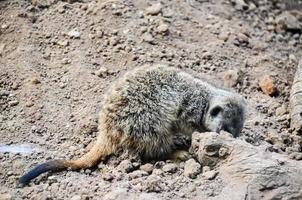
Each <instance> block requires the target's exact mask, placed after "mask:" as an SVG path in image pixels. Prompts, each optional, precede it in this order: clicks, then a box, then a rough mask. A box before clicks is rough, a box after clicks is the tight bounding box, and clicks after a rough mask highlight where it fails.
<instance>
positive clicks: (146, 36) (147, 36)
mask: <svg viewBox="0 0 302 200" xmlns="http://www.w3.org/2000/svg"><path fill="white" fill-rule="evenodd" d="M142 39H143V41H145V42H148V43H150V44H152V43H153V42H154V38H153V36H152V35H151V34H150V33H148V32H146V33H144V34H143V35H142Z"/></svg>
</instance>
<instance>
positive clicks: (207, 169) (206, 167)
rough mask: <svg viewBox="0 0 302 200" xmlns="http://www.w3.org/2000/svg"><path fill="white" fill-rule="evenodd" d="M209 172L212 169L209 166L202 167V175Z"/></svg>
mask: <svg viewBox="0 0 302 200" xmlns="http://www.w3.org/2000/svg"><path fill="white" fill-rule="evenodd" d="M208 171H211V168H210V167H209V166H203V167H202V173H205V172H208Z"/></svg>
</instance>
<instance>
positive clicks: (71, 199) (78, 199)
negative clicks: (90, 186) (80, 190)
mask: <svg viewBox="0 0 302 200" xmlns="http://www.w3.org/2000/svg"><path fill="white" fill-rule="evenodd" d="M81 199H82V197H81V195H74V196H73V197H71V198H70V200H81Z"/></svg>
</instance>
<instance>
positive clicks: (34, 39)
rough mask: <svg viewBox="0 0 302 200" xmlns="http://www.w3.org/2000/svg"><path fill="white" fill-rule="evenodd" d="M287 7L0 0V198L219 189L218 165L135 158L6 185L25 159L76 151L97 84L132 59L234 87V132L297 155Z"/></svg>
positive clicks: (211, 193)
mask: <svg viewBox="0 0 302 200" xmlns="http://www.w3.org/2000/svg"><path fill="white" fill-rule="evenodd" d="M297 2H298V1H297ZM293 7H294V8H296V9H297V10H295V12H294V14H292V13H293V12H292V11H293ZM299 9H300V8H299V6H298V5H296V6H290V5H285V4H283V3H282V2H280V1H277V0H274V1H267V0H259V1H256V0H254V1H251V0H250V1H245V2H244V1H242V0H232V1H230V0H185V1H183V0H169V1H163V0H162V1H155V0H148V1H143V0H106V1H101V0H100V1H97V0H96V1H88V0H83V1H77V0H69V1H58V0H32V1H29V0H27V1H25V0H9V1H8V0H7V1H5V0H2V1H0V25H1V26H0V136H1V137H0V163H1V167H0V199H73V200H80V199H171V198H173V199H205V198H207V199H211V198H214V197H215V196H216V195H217V194H219V192H220V191H222V188H223V187H224V185H225V184H227V183H225V182H224V181H223V180H222V179H221V178H220V177H219V174H218V175H217V176H216V177H214V178H209V179H211V180H208V179H207V178H205V177H204V176H203V173H201V174H199V175H198V176H197V177H196V178H195V179H191V178H188V177H186V176H185V175H184V165H185V163H184V162H180V163H175V162H173V161H153V162H151V163H147V164H145V163H141V162H140V161H139V160H138V159H135V158H133V159H131V158H128V157H127V155H125V156H120V157H118V156H112V157H111V158H110V159H109V160H108V161H107V162H105V163H100V164H99V165H98V167H96V168H94V169H89V170H84V171H81V172H74V171H64V172H59V173H53V174H45V175H43V176H40V177H39V178H37V179H35V180H34V181H33V182H32V183H31V184H30V185H29V186H26V187H23V188H18V187H17V180H18V178H19V177H20V175H22V174H23V173H24V172H25V171H27V170H29V169H31V168H32V167H33V166H35V165H36V164H38V163H41V162H43V161H45V160H49V159H54V158H55V159H57V158H62V159H66V158H69V159H73V158H78V157H80V156H81V155H83V154H84V153H85V152H87V150H88V149H89V148H91V146H92V144H93V142H94V139H95V137H96V135H97V120H98V119H97V116H98V111H99V109H100V104H101V102H102V95H103V93H104V91H105V90H106V88H107V87H108V86H109V85H110V84H111V82H112V81H114V80H115V79H116V78H117V77H118V76H119V75H120V74H122V73H123V72H125V71H127V70H129V69H132V68H134V67H139V66H142V65H143V64H150V65H152V64H154V63H161V64H166V65H169V66H175V67H178V68H182V69H189V70H191V71H193V72H194V73H196V75H200V76H204V77H206V78H207V79H209V80H210V82H213V83H214V84H216V85H219V86H221V87H225V88H228V89H229V90H233V91H236V92H238V93H240V94H242V95H243V96H244V97H245V98H246V99H247V102H248V116H247V121H246V123H245V126H244V130H243V131H242V134H241V137H240V138H239V139H242V140H246V141H248V142H249V143H251V144H253V145H256V146H258V145H262V144H264V143H270V144H272V145H273V146H272V147H273V148H272V151H275V152H278V153H281V154H288V155H289V156H291V154H293V153H296V154H297V153H298V154H299V155H300V154H301V143H302V142H301V138H300V137H299V136H297V135H295V134H294V133H292V131H291V129H290V117H289V109H288V99H289V92H290V88H291V83H292V80H293V75H294V73H295V69H296V66H297V63H298V61H299V59H300V58H301V55H302V52H301V47H302V45H301V44H302V43H301V42H302V36H301V32H302V17H301V16H302V6H301V9H300V10H299ZM261 83H264V84H261ZM16 151H17V152H16ZM295 158H296V159H299V158H300V159H301V158H302V156H301V157H299V156H295ZM121 161H123V162H122V163H121ZM120 163H121V164H120ZM301 164H302V163H301ZM142 166H143V167H142Z"/></svg>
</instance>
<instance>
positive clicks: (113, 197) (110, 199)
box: [103, 188, 130, 200]
mask: <svg viewBox="0 0 302 200" xmlns="http://www.w3.org/2000/svg"><path fill="white" fill-rule="evenodd" d="M129 195H130V194H129V192H128V191H127V189H124V188H123V189H121V188H117V189H114V190H113V191H111V192H109V193H107V194H106V195H105V196H104V197H103V199H104V200H127V199H130V198H129Z"/></svg>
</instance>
